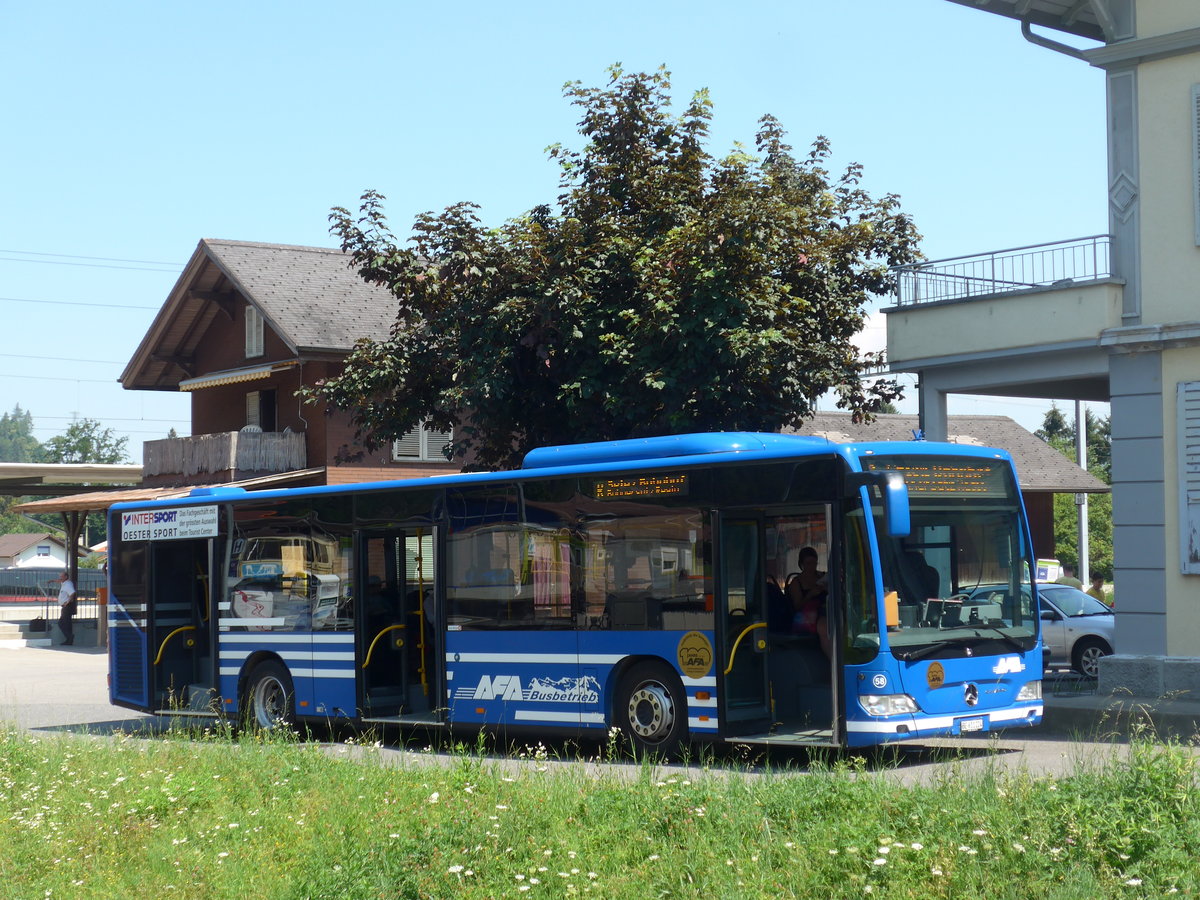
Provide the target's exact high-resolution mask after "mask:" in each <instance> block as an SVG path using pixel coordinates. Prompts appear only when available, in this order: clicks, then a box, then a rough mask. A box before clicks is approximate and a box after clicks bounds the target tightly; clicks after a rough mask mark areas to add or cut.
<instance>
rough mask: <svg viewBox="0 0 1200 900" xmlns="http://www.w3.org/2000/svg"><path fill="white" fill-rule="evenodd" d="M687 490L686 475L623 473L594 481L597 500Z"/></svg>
mask: <svg viewBox="0 0 1200 900" xmlns="http://www.w3.org/2000/svg"><path fill="white" fill-rule="evenodd" d="M687 492H688V476H687V475H684V474H682V473H679V474H675V475H625V476H623V477H621V478H604V479H599V480H597V481H596V499H597V500H621V499H626V498H630V497H668V496H679V495H683V494H686V493H687Z"/></svg>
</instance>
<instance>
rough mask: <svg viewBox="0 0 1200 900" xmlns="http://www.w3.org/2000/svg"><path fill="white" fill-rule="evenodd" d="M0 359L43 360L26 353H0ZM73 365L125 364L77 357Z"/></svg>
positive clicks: (36, 355) (42, 355) (39, 355)
mask: <svg viewBox="0 0 1200 900" xmlns="http://www.w3.org/2000/svg"><path fill="white" fill-rule="evenodd" d="M0 358H3V359H40V360H45V359H46V357H45V355H44V354H33V353H30V354H26V353H0ZM71 362H73V363H100V364H103V365H106V366H122V365H124V364H125V363H124V362H122V361H121V360H119V359H80V358H79V357H78V356H72V357H71ZM0 377H2V376H0Z"/></svg>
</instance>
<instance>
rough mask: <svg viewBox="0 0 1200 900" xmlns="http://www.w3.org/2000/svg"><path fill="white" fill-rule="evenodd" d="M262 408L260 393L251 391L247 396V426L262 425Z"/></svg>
mask: <svg viewBox="0 0 1200 900" xmlns="http://www.w3.org/2000/svg"><path fill="white" fill-rule="evenodd" d="M261 410H262V406H261V404H260V402H259V393H258V391H250V392H249V393H248V394H246V424H247V425H259V426H261V425H262V414H261Z"/></svg>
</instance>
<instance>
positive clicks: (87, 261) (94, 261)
mask: <svg viewBox="0 0 1200 900" xmlns="http://www.w3.org/2000/svg"><path fill="white" fill-rule="evenodd" d="M0 253H9V254H16V255H15V256H0V262H20V263H38V264H40V265H46V266H82V267H86V268H91V269H123V270H125V271H134V272H178V271H179V270H180V269H181V268H182V266H180V265H179V264H178V263H169V262H159V261H158V260H150V259H120V258H119V257H113V256H80V255H78V254H73V253H41V252H38V251H36V250H0ZM22 256H25V257H36V256H44V257H48V258H47V259H21V258H20V257H22ZM69 260H81V262H69Z"/></svg>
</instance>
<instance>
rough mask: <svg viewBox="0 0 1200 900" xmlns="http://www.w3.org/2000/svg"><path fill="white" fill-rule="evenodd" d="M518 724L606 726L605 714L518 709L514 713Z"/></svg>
mask: <svg viewBox="0 0 1200 900" xmlns="http://www.w3.org/2000/svg"><path fill="white" fill-rule="evenodd" d="M513 718H514V719H516V720H517V721H518V722H570V723H571V724H572V725H584V724H588V723H592V724H600V725H603V724H604V713H571V712H546V711H544V710H537V709H518V710H516V711H515V712H514V713H513Z"/></svg>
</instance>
